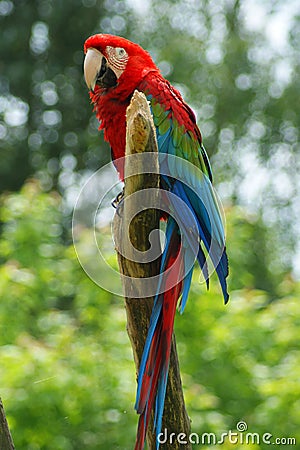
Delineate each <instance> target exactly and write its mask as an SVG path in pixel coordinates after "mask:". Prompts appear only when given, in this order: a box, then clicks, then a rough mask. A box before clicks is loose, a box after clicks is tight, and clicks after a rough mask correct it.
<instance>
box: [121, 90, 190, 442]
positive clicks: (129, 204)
mask: <svg viewBox="0 0 300 450" xmlns="http://www.w3.org/2000/svg"><path fill="white" fill-rule="evenodd" d="M155 136H156V135H155V129H154V124H153V121H152V116H151V113H150V108H149V105H148V102H147V100H146V97H145V96H144V94H142V93H140V92H137V91H136V92H135V93H134V96H133V99H132V101H131V104H130V106H129V107H128V109H127V134H126V162H125V188H124V200H123V201H122V202H121V204H120V205H119V207H118V210H117V214H116V215H115V220H114V238H115V243H116V249H117V252H118V261H119V267H120V272H121V277H122V284H123V288H124V295H125V307H126V313H127V332H128V335H129V338H130V341H131V345H132V349H133V355H134V360H135V364H136V369H137V372H138V369H139V365H140V361H141V357H142V353H143V349H144V344H145V340H146V336H147V331H148V326H149V319H150V316H151V311H152V306H153V298H154V295H155V292H151V296H149V295H148V294H149V290H148V289H145V286H144V285H143V284H142V283H143V279H145V278H149V279H150V280H152V279H153V277H155V276H156V275H157V274H158V273H159V268H160V258H159V255H160V239H159V234H158V233H157V232H156V233H155V232H154V230H158V229H159V214H160V212H159V209H158V208H156V209H155V208H151V207H149V205H150V206H153V204H157V203H155V200H156V198H157V195H158V190H159V167H158V158H157V143H156V137H155ZM145 152H151V153H148V154H147V155H146V159H145V158H142V159H140V158H139V155H141V154H143V156H145ZM148 156H149V159H148ZM149 167H150V169H149ZM145 172H146V173H145ZM147 172H148V173H147ZM149 172H151V173H150V174H149ZM141 189H144V191H143V197H137V196H135V194H138V193H139V192H140V193H141ZM145 189H146V191H145ZM129 197H130V198H129ZM147 206H148V208H147ZM143 207H145V209H144V210H143ZM136 211H139V212H138V213H137V214H136V215H135V212H136ZM151 232H152V234H151ZM126 233H127V234H128V235H129V239H130V241H131V242H130V241H129V240H127V238H126V236H125V234H126ZM149 241H150V242H149ZM131 244H132V246H131ZM136 250H138V251H139V252H143V254H145V253H146V254H147V252H148V256H149V258H148V259H149V260H147V259H145V258H144V260H143V258H142V257H141V259H140V260H139V262H137V259H138V258H136V257H135V256H136V254H135V252H136ZM151 252H152V253H151ZM140 255H141V253H138V256H140ZM150 256H151V258H150ZM150 282H151V281H150ZM153 283H154V281H152V289H153ZM155 286H156V285H155V284H154V290H155V291H156V287H155ZM165 429H166V430H167V434H168V436H170V434H171V433H175V435H173V436H177V435H179V434H180V433H185V435H186V438H185V439H186V440H188V436H189V434H190V420H189V417H188V415H187V412H186V409H185V404H184V397H183V392H182V385H181V378H180V370H179V363H178V356H177V351H176V343H175V336H174V335H173V339H172V349H171V359H170V369H169V377H168V385H167V392H166V400H165V407H164V416H163V425H162V432H164V430H165ZM181 436H182V435H181ZM179 440H180V439H179ZM182 440H184V439H183V438H182ZM147 443H148V448H149V450H155V449H156V442H155V434H154V433H153V412H152V418H151V421H150V424H149V426H148V431H147ZM160 448H161V449H165V450H171V449H172V450H174V449H183V448H184V449H191V448H192V447H191V444H190V443H185V444H182V443H178V441H177V439H175V440H174V438H173V441H172V442H171V443H170V442H169V440H168V442H167V443H165V444H161V446H160Z"/></svg>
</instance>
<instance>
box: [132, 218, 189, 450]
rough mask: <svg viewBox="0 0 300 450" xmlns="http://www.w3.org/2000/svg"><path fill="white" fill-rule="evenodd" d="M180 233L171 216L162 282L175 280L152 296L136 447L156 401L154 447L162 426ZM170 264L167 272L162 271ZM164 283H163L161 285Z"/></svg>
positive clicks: (141, 372) (176, 294) (176, 296)
mask: <svg viewBox="0 0 300 450" xmlns="http://www.w3.org/2000/svg"><path fill="white" fill-rule="evenodd" d="M179 250H180V236H179V234H178V228H177V226H176V224H175V223H174V221H173V219H172V218H169V220H168V224H167V230H166V245H165V251H164V253H163V256H162V267H161V273H162V277H161V278H162V281H161V282H162V283H163V284H164V286H165V285H167V283H172V284H174V287H172V288H171V289H169V290H167V291H165V292H163V293H161V294H158V295H157V296H156V298H155V300H154V306H153V311H152V315H151V319H150V325H149V330H148V335H147V339H146V343H145V347H144V352H143V356H142V360H141V364H140V370H139V377H138V389H137V399H136V404H135V408H136V410H137V412H138V413H139V414H140V418H139V424H138V431H137V439H136V445H135V450H143V448H144V444H145V438H146V431H147V427H148V424H149V420H150V416H151V411H152V408H153V405H154V403H155V405H156V407H155V418H154V427H155V431H156V439H157V448H158V447H159V445H158V435H159V433H160V430H161V425H162V416H163V409H164V401H165V394H166V387H167V380H168V371H169V362H170V353H171V343H172V333H173V327H174V317H175V312H176V306H177V303H178V299H179V297H180V294H181V290H182V282H181V281H180V280H181V278H182V275H183V261H179V258H177V256H178V252H179ZM170 267H172V270H171V271H170V272H169V273H168V275H164V274H163V272H164V271H167V270H168V269H169V268H170ZM161 287H163V286H161Z"/></svg>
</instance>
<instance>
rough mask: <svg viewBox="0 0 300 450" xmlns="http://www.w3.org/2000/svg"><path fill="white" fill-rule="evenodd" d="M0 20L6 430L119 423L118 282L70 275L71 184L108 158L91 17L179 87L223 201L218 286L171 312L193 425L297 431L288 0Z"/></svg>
mask: <svg viewBox="0 0 300 450" xmlns="http://www.w3.org/2000/svg"><path fill="white" fill-rule="evenodd" d="M0 30H1V31H0V35H1V39H0V190H1V216H0V220H1V224H0V232H1V234H0V262H1V267H0V296H1V301H0V343H1V347H0V395H1V397H2V399H3V402H4V405H5V408H6V412H7V416H8V420H9V424H10V427H11V431H12V434H13V438H14V441H15V445H16V447H17V448H18V449H28V450H41V449H43V450H53V449H56V450H77V449H78V450H81V449H83V448H84V449H87V450H96V449H103V450H104V449H120V450H125V449H128V450H129V449H132V448H133V443H134V439H135V430H136V423H137V416H136V414H135V412H134V410H133V404H134V397H135V369H134V363H133V358H132V352H131V348H130V344H129V340H128V338H127V335H126V320H125V311H124V307H123V302H122V298H120V297H117V296H114V295H112V294H110V293H109V292H106V291H104V290H102V289H100V288H99V287H98V286H97V285H95V284H94V283H93V282H92V281H91V280H90V279H89V278H88V277H87V276H86V274H85V273H84V272H83V270H82V269H81V267H80V265H79V263H78V260H77V258H76V254H75V251H74V248H73V245H72V239H71V214H72V209H73V207H74V204H75V201H76V198H77V195H78V192H79V190H80V188H81V186H82V184H83V183H84V181H85V180H86V179H87V178H88V177H89V176H90V175H91V174H92V173H93V172H94V171H95V170H97V169H98V168H99V167H101V166H102V165H103V164H105V163H107V162H108V161H109V159H110V151H109V147H108V145H107V144H106V143H105V142H104V141H103V137H102V135H101V134H100V133H99V132H98V130H97V128H98V124H97V121H96V119H95V117H94V116H93V114H92V107H91V105H90V103H89V98H88V93H87V89H86V87H85V84H84V81H83V75H82V63H83V50H82V48H83V43H84V41H85V39H86V38H87V37H88V36H89V35H91V34H94V33H96V32H107V33H113V34H119V35H122V36H125V37H127V38H129V39H131V40H134V41H136V42H138V43H139V44H141V45H142V46H143V47H144V48H146V49H147V50H148V51H150V53H151V54H152V56H153V58H154V59H155V61H156V62H157V64H158V65H159V67H160V69H161V71H162V73H163V74H164V76H165V77H167V78H168V79H169V80H170V81H171V82H172V83H173V84H174V85H175V86H176V87H177V88H179V89H180V91H181V92H182V94H183V95H184V98H185V99H186V101H187V102H188V103H189V104H190V105H191V106H192V108H193V109H194V110H195V112H196V114H197V120H198V123H199V125H200V128H201V131H202V134H203V137H204V144H205V147H206V149H207V151H208V154H209V156H210V159H211V163H212V166H213V172H214V177H215V186H216V188H217V191H218V193H219V195H220V196H221V198H222V202H223V205H224V209H225V212H226V218H227V241H228V244H227V245H228V254H229V259H230V278H229V287H230V295H231V301H230V303H229V305H228V306H226V308H225V307H224V306H223V304H222V297H221V293H220V290H219V287H218V283H217V280H216V277H215V276H214V277H213V279H212V281H211V288H210V291H209V292H206V290H205V288H204V286H203V285H201V284H199V283H198V282H197V275H199V274H196V277H195V281H194V283H193V286H192V290H191V294H190V298H189V302H188V305H187V308H186V310H185V313H184V315H183V316H181V317H180V316H179V314H178V315H177V317H176V326H175V328H176V336H177V343H178V351H179V357H180V365H181V372H182V380H183V386H184V392H185V398H186V404H187V409H188V412H189V415H190V417H191V419H192V429H193V432H195V433H198V434H201V433H204V432H214V433H216V434H217V435H218V436H219V435H221V433H222V432H225V431H228V430H229V429H232V430H235V427H236V424H237V422H239V421H240V420H245V421H246V422H247V424H248V431H249V432H256V433H260V434H263V433H265V432H268V433H271V434H272V435H273V437H274V439H275V438H281V437H295V438H296V439H297V440H298V444H297V445H298V446H299V445H300V444H299V442H300V432H299V430H300V383H299V381H300V348H299V334H300V308H299V296H300V284H299V275H300V246H299V236H300V229H299V216H300V201H299V190H300V178H299V170H300V149H299V129H300V102H299V95H300V71H299V64H300V46H299V43H300V6H299V2H298V1H297V0H289V1H288V2H287V1H285V0H278V1H276V0H262V1H261V0H240V1H239V0H218V1H217V0H182V1H181V0H179V1H172V0H164V1H162V0H140V1H138V0H127V1H118V0H106V1H101V0H81V1H80V0H72V1H70V0H64V1H63V2H58V1H55V0H30V1H29V0H28V1H26V0H15V1H10V0H1V1H0ZM110 257H111V258H112V259H113V258H114V256H113V255H110ZM233 447H234V448H235V449H245V448H249V449H251V450H258V449H264V448H268V447H267V445H266V444H263V443H260V444H252V445H247V447H245V444H243V445H232V444H230V442H225V443H224V444H223V445H222V448H224V449H230V448H233ZM276 447H278V448H286V446H285V445H283V444H282V445H279V446H276ZM195 448H197V446H195ZM202 448H204V449H206V448H207V449H212V448H217V447H214V446H213V445H210V446H205V445H204V446H203V447H202ZM295 448H298V447H297V446H296V447H295Z"/></svg>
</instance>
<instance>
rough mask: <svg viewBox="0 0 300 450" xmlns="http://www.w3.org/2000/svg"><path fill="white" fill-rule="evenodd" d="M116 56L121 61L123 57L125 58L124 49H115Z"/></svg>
mask: <svg viewBox="0 0 300 450" xmlns="http://www.w3.org/2000/svg"><path fill="white" fill-rule="evenodd" d="M116 55H117V58H120V59H122V58H124V56H127V53H126V51H125V49H124V48H122V47H116Z"/></svg>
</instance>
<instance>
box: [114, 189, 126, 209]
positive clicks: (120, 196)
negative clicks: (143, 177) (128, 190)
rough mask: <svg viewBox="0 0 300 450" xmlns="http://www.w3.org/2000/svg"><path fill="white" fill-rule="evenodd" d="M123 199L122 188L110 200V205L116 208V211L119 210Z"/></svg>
mask: <svg viewBox="0 0 300 450" xmlns="http://www.w3.org/2000/svg"><path fill="white" fill-rule="evenodd" d="M123 200H124V189H123V190H122V191H121V192H119V194H118V195H117V196H116V198H115V199H114V200H113V201H112V202H111V204H112V206H113V207H114V208H115V209H116V210H117V213H118V212H119V208H120V206H121V205H122V203H123Z"/></svg>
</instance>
